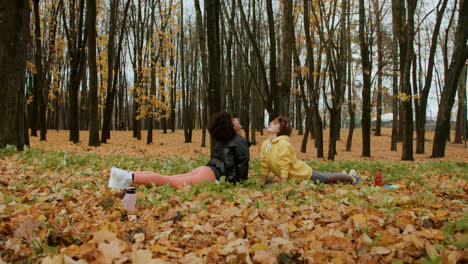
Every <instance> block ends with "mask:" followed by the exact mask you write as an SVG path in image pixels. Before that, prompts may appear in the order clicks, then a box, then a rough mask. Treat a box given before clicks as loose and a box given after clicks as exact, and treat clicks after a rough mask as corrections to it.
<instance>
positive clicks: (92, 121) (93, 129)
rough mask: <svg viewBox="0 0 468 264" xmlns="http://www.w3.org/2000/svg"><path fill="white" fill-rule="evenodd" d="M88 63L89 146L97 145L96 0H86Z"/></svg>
mask: <svg viewBox="0 0 468 264" xmlns="http://www.w3.org/2000/svg"><path fill="white" fill-rule="evenodd" d="M87 8H88V34H89V38H88V65H89V98H88V101H89V141H88V145H89V146H99V145H100V143H99V121H98V95H97V90H98V87H97V86H98V83H97V65H96V38H97V33H96V0H87Z"/></svg>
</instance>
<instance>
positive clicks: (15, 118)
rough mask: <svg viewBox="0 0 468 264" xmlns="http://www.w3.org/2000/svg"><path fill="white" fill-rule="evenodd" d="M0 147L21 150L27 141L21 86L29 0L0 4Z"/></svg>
mask: <svg viewBox="0 0 468 264" xmlns="http://www.w3.org/2000/svg"><path fill="white" fill-rule="evenodd" d="M0 10H2V11H1V12H0V32H2V34H1V36H0V58H2V60H1V61H0V72H1V73H2V74H0V83H2V85H3V87H2V89H0V112H1V113H3V114H4V117H3V118H0V148H5V147H6V146H7V145H14V146H16V148H17V149H18V150H23V148H24V144H25V141H26V143H27V142H29V138H28V136H27V127H26V126H25V125H26V124H25V100H24V85H25V82H26V56H27V50H28V43H29V23H30V21H29V19H30V16H29V14H30V8H29V1H26V0H16V1H1V2H0Z"/></svg>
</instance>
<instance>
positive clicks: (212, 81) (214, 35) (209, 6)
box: [205, 0, 221, 148]
mask: <svg viewBox="0 0 468 264" xmlns="http://www.w3.org/2000/svg"><path fill="white" fill-rule="evenodd" d="M205 5H206V19H207V22H206V31H207V42H208V75H209V80H208V92H207V94H208V116H209V117H210V118H211V116H212V115H213V114H214V113H216V112H219V111H221V95H220V85H221V80H220V79H219V76H220V59H221V58H220V55H221V51H220V46H219V45H220V43H219V42H220V38H219V8H220V3H219V1H218V0H206V1H205ZM210 143H211V144H210V146H211V148H213V147H214V145H215V144H214V143H215V142H214V140H213V139H212V137H211V141H210Z"/></svg>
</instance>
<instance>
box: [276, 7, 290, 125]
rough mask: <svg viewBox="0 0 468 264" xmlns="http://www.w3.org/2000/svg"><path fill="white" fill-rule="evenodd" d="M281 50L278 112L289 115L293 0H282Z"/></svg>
mask: <svg viewBox="0 0 468 264" xmlns="http://www.w3.org/2000/svg"><path fill="white" fill-rule="evenodd" d="M282 3H283V5H282V6H283V8H282V10H283V14H282V16H283V24H282V37H283V39H282V42H281V44H282V45H281V46H282V51H281V86H280V87H279V88H278V90H279V91H278V95H279V96H278V99H279V100H278V105H277V106H278V108H277V109H278V114H279V115H282V116H289V103H288V102H289V97H290V93H291V66H292V60H291V56H292V45H293V36H292V35H293V34H294V25H293V1H283V2H282Z"/></svg>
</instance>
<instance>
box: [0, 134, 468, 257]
mask: <svg viewBox="0 0 468 264" xmlns="http://www.w3.org/2000/svg"><path fill="white" fill-rule="evenodd" d="M199 135H200V132H198V131H195V133H194V143H183V134H182V132H180V131H177V132H176V133H175V134H172V133H169V134H168V135H162V134H161V133H160V131H157V132H156V137H155V138H156V141H155V143H154V144H152V145H150V146H147V145H146V144H145V141H144V138H143V140H142V141H143V142H141V141H136V140H134V139H132V138H131V133H130V132H117V133H115V132H113V133H112V139H111V140H110V143H109V144H107V145H104V146H102V147H99V148H89V147H87V144H86V142H87V134H86V133H83V132H82V133H81V138H82V142H81V143H80V144H77V145H74V144H71V143H68V142H67V136H68V134H67V132H66V131H60V132H55V131H50V132H49V134H48V141H47V142H39V141H38V140H37V139H36V138H31V148H30V149H29V148H28V149H26V150H25V151H23V152H17V151H16V150H15V149H14V148H7V149H3V150H0V175H2V177H1V178H0V263H3V262H7V263H10V262H23V263H130V262H132V263H226V262H228V263H413V262H419V263H457V262H458V263H466V262H467V261H468V249H467V247H468V213H467V212H468V200H467V191H468V184H467V180H468V164H467V160H468V158H467V151H466V149H465V148H463V147H461V146H460V145H451V144H449V146H448V148H447V157H446V158H444V159H438V160H433V159H429V158H428V156H429V154H425V155H418V156H416V157H415V158H416V161H415V162H400V161H398V160H399V157H400V154H399V153H398V152H390V151H388V150H389V143H390V138H389V137H388V136H385V135H384V136H383V137H379V138H376V137H373V139H372V140H373V143H372V144H373V149H372V151H373V157H372V158H368V159H362V158H360V156H359V153H360V146H359V144H360V140H359V137H360V135H358V136H355V138H356V139H355V144H354V146H353V151H352V152H348V153H345V152H344V147H343V145H344V143H342V142H341V143H339V144H338V156H337V161H334V162H331V161H324V160H317V159H316V157H315V156H314V155H315V150H314V149H313V147H312V146H310V149H308V152H309V153H307V154H298V156H299V157H301V158H302V159H304V160H308V161H307V163H308V164H309V165H311V166H312V167H313V168H314V169H316V170H321V171H342V170H350V169H352V168H354V169H356V170H357V171H358V172H359V173H360V174H361V175H362V179H363V181H362V183H360V184H358V185H343V184H331V185H323V184H314V183H312V182H302V183H299V184H297V183H294V182H288V183H283V184H278V183H276V184H271V185H268V186H262V184H261V183H260V180H259V177H258V176H259V168H260V164H259V161H258V159H257V158H258V148H259V145H257V146H252V148H251V155H252V161H251V164H250V167H251V168H250V176H251V178H250V179H249V181H247V182H246V183H244V184H242V185H237V186H233V185H231V184H229V183H225V182H223V181H222V182H217V183H206V184H203V185H199V186H186V187H184V188H180V189H173V188H170V187H169V186H163V187H153V188H147V187H142V186H140V187H138V188H137V207H138V209H137V210H136V211H135V212H126V211H124V210H123V209H122V198H123V194H122V193H117V192H112V190H109V189H108V188H106V186H107V181H108V175H109V172H110V168H111V167H112V166H117V167H121V168H123V169H129V170H153V171H157V172H160V173H166V174H174V173H183V172H187V171H190V170H191V169H193V168H196V167H198V166H200V165H204V164H206V162H207V161H208V157H207V156H208V155H207V153H208V150H206V148H200V147H199V142H200V139H199ZM264 138H265V137H264V136H263V137H262V136H260V135H258V136H257V140H258V141H259V142H260V141H261V140H263V139H264ZM292 138H293V140H292V141H293V145H294V146H295V147H296V149H297V150H299V146H300V141H301V140H302V138H301V137H299V136H297V135H293V137H292ZM342 138H346V137H344V136H342ZM309 145H311V144H310V143H309ZM428 145H430V142H428V144H427V145H426V148H427V149H428V151H427V152H430V147H428ZM399 148H401V145H399ZM298 152H299V151H298ZM308 155H309V156H308ZM379 169H381V170H382V174H383V179H384V184H394V185H398V186H399V188H397V189H388V188H385V187H379V186H374V185H373V179H374V175H375V174H376V173H377V172H378V171H379ZM287 261H290V262H287Z"/></svg>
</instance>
